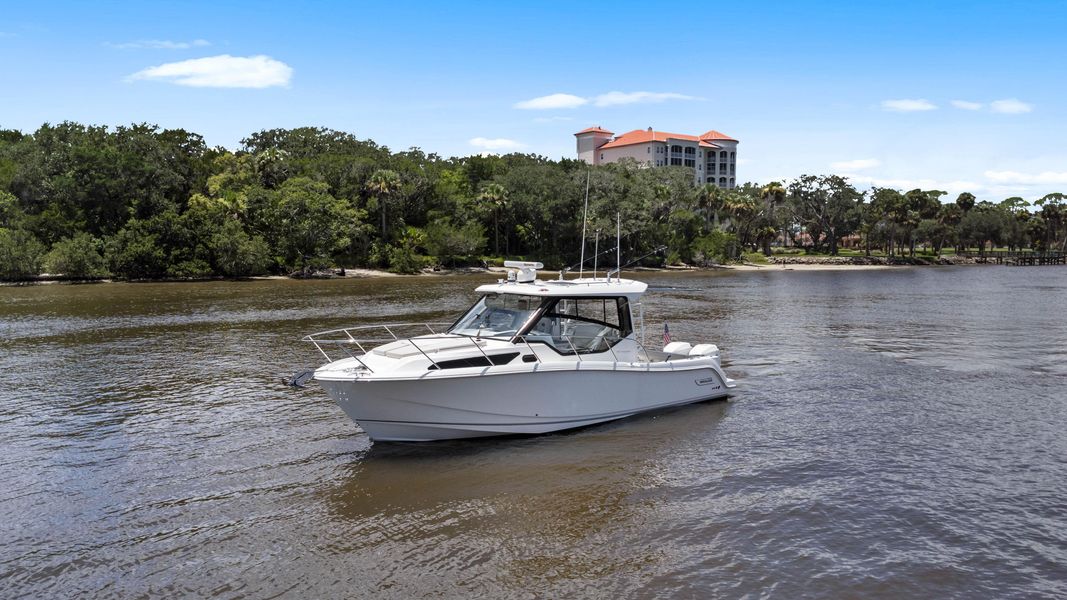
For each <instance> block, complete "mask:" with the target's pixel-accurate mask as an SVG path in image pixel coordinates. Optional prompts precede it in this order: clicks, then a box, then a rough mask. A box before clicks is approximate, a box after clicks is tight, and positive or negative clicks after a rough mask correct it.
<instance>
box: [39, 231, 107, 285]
mask: <svg viewBox="0 0 1067 600" xmlns="http://www.w3.org/2000/svg"><path fill="white" fill-rule="evenodd" d="M102 250H103V242H101V241H100V240H98V239H97V238H95V237H93V236H91V235H89V234H88V233H85V232H81V233H76V234H74V236H72V237H69V238H64V239H62V240H60V241H58V242H56V243H55V244H53V245H52V249H51V250H50V251H49V252H48V254H47V255H46V256H45V258H44V266H45V269H46V270H47V271H48V272H49V273H52V274H63V275H66V276H67V277H74V278H79V279H87V278H93V277H106V276H107V275H108V271H107V261H106V260H104V256H103V254H102V252H101V251H102Z"/></svg>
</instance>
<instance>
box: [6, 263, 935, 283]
mask: <svg viewBox="0 0 1067 600" xmlns="http://www.w3.org/2000/svg"><path fill="white" fill-rule="evenodd" d="M913 266H938V265H885V264H881V265H854V264H826V263H795V264H770V263H768V264H756V263H744V264H739V265H719V266H716V267H667V268H650V267H640V268H636V269H625V270H623V277H624V278H627V277H629V278H632V277H633V276H634V275H635V274H640V273H714V272H737V273H757V272H772V271H881V270H887V269H900V268H906V267H913ZM507 271H508V269H507V268H505V267H489V268H488V269H485V268H481V267H464V268H459V269H441V270H438V271H431V270H426V271H422V272H419V273H415V274H412V275H401V274H399V273H390V272H389V271H384V270H380V269H366V268H345V269H344V272H345V274H344V275H343V276H341V275H338V274H337V272H336V271H331V272H330V274H323V275H321V276H317V277H311V278H310V279H368V278H378V277H448V276H452V275H479V274H483V275H488V274H495V275H501V276H503V275H505V274H506V273H507ZM538 275H539V276H540V277H541V278H542V279H545V278H549V279H555V278H556V277H558V276H559V271H548V270H542V271H538ZM598 275H599V276H601V277H602V276H603V271H601V272H599V273H598ZM568 277H569V278H574V277H577V273H575V272H571V273H568ZM279 279H285V280H299V278H295V277H289V276H288V275H256V276H253V277H244V278H241V280H244V281H269V280H279ZM196 281H234V280H232V279H227V278H223V277H216V278H207V279H153V280H144V281H134V282H133V283H151V282H160V283H172V282H196ZM87 283H129V282H125V281H123V280H112V279H95V280H68V279H38V280H31V281H3V282H0V286H18V285H49V284H71V285H78V284H87Z"/></svg>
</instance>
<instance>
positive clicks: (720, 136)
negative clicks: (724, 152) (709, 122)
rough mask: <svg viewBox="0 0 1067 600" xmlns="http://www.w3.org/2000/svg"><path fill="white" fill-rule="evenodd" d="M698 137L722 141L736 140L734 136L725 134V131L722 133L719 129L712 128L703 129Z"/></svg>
mask: <svg viewBox="0 0 1067 600" xmlns="http://www.w3.org/2000/svg"><path fill="white" fill-rule="evenodd" d="M700 139H702V140H723V141H727V142H736V141H737V140H735V139H734V138H732V137H730V136H728V135H726V134H725V133H723V132H721V131H715V130H714V129H711V130H709V131H705V132H704V133H703V134H701V136H700Z"/></svg>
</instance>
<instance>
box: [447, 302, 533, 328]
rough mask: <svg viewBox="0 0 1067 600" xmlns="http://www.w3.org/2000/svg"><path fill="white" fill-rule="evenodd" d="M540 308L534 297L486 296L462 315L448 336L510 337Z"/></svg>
mask: <svg viewBox="0 0 1067 600" xmlns="http://www.w3.org/2000/svg"><path fill="white" fill-rule="evenodd" d="M540 306H541V298H538V297H537V296H520V295H519V294H486V295H485V296H482V298H481V299H480V300H478V302H476V303H475V304H474V306H472V307H471V309H470V310H468V311H467V314H465V315H463V317H462V318H460V320H458V321H456V324H455V325H453V326H452V328H451V329H449V330H448V333H454V334H457V335H476V336H486V337H503V336H512V335H515V334H516V333H518V332H519V328H520V327H522V326H523V324H524V323H526V321H528V320H529V319H530V315H532V314H533V313H534V312H535V311H536V310H537V309H538V308H539V307H540Z"/></svg>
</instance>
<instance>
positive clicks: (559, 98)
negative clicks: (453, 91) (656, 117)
mask: <svg viewBox="0 0 1067 600" xmlns="http://www.w3.org/2000/svg"><path fill="white" fill-rule="evenodd" d="M668 100H700V98H697V97H696V96H687V95H685V94H678V93H675V92H608V93H606V94H600V95H598V96H593V97H591V98H583V97H581V96H575V95H574V94H549V95H548V96H539V97H537V98H531V99H529V100H523V101H522V102H517V103H515V108H521V109H526V110H552V109H558V108H578V107H579V106H585V105H586V104H590V103H592V104H593V105H594V106H601V107H604V106H621V105H624V104H652V103H659V102H666V101H668Z"/></svg>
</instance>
